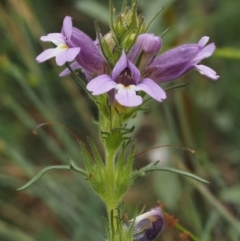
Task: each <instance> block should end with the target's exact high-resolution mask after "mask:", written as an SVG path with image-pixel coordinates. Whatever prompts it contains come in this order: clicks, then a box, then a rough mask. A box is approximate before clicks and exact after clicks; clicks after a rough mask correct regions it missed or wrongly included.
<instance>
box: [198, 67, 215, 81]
mask: <svg viewBox="0 0 240 241" xmlns="http://www.w3.org/2000/svg"><path fill="white" fill-rule="evenodd" d="M195 67H196V69H197V70H198V71H199V72H200V73H201V74H203V75H206V76H207V77H208V78H210V79H212V80H217V79H218V78H219V75H217V73H216V72H215V71H214V70H213V69H211V68H209V67H207V66H205V65H195Z"/></svg>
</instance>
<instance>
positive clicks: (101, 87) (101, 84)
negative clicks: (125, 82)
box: [87, 74, 117, 95]
mask: <svg viewBox="0 0 240 241" xmlns="http://www.w3.org/2000/svg"><path fill="white" fill-rule="evenodd" d="M116 85H117V84H116V83H115V82H114V81H113V80H112V79H111V77H110V76H108V75H106V74H103V75H100V76H98V77H96V78H94V79H92V80H91V81H90V82H89V83H88V84H87V90H89V91H91V92H92V94H93V95H100V94H104V93H106V92H108V91H109V90H111V89H113V88H115V86H116Z"/></svg>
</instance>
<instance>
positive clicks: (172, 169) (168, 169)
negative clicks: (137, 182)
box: [132, 165, 209, 183]
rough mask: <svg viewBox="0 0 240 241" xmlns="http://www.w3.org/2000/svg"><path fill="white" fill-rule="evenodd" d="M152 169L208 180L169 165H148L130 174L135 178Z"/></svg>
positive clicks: (202, 180)
mask: <svg viewBox="0 0 240 241" xmlns="http://www.w3.org/2000/svg"><path fill="white" fill-rule="evenodd" d="M153 171H165V172H172V173H176V174H179V175H182V176H186V177H190V178H192V179H195V180H197V181H199V182H203V183H209V182H208V181H206V180H204V179H202V178H200V177H198V176H196V175H194V174H191V173H188V172H185V171H181V170H177V169H175V168H171V167H159V166H155V165H152V166H150V165H148V166H146V167H144V168H142V169H140V170H139V171H135V172H133V175H132V179H135V178H136V177H138V176H142V175H146V174H147V173H148V172H153Z"/></svg>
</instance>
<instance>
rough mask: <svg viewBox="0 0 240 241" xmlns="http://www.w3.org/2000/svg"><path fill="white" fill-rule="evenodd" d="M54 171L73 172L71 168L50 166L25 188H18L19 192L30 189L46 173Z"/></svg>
mask: <svg viewBox="0 0 240 241" xmlns="http://www.w3.org/2000/svg"><path fill="white" fill-rule="evenodd" d="M52 170H67V171H71V168H70V166H63V165H62V166H50V167H46V168H44V169H43V170H42V171H40V172H39V173H38V174H37V175H36V176H35V177H34V178H32V179H31V180H30V181H29V182H28V183H26V184H25V185H24V186H22V187H20V188H18V189H17V190H18V191H22V190H24V189H26V188H28V187H30V186H31V185H32V184H33V183H35V182H36V181H38V180H39V179H40V178H41V177H42V176H43V175H44V174H45V173H46V172H48V171H52Z"/></svg>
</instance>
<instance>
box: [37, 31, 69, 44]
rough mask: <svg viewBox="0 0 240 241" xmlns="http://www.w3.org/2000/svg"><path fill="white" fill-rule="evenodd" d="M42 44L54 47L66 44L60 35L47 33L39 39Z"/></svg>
mask: <svg viewBox="0 0 240 241" xmlns="http://www.w3.org/2000/svg"><path fill="white" fill-rule="evenodd" d="M40 39H41V40H42V41H43V42H52V43H54V44H55V45H57V46H58V45H60V44H66V41H65V39H64V37H63V36H62V34H61V33H49V34H48V35H46V36H42V37H41V38H40Z"/></svg>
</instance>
